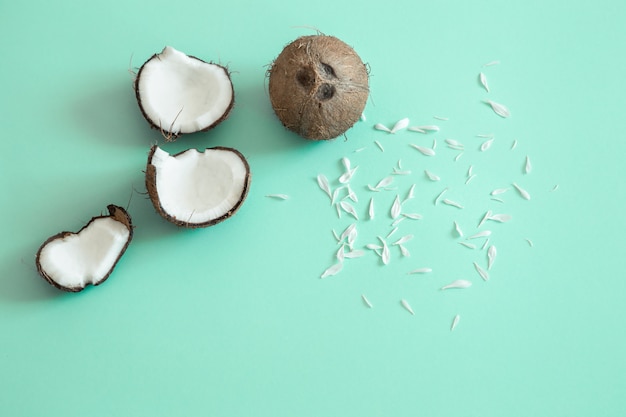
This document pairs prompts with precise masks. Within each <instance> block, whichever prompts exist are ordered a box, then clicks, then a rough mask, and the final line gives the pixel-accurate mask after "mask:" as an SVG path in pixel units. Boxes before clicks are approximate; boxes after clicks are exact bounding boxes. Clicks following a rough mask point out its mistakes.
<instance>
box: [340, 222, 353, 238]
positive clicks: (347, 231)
mask: <svg viewBox="0 0 626 417" xmlns="http://www.w3.org/2000/svg"><path fill="white" fill-rule="evenodd" d="M355 230H356V223H352V224H351V225H349V226H348V227H346V229H345V230H344V231H343V233H341V236H339V239H338V241H340V242H341V241H343V240H344V239H346V238H347V237H348V236H350V235H351V234H353V233H354V232H355Z"/></svg>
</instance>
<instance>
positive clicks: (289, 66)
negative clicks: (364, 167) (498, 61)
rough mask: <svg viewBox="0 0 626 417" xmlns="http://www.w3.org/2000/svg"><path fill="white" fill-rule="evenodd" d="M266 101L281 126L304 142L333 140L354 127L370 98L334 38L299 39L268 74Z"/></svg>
mask: <svg viewBox="0 0 626 417" xmlns="http://www.w3.org/2000/svg"><path fill="white" fill-rule="evenodd" d="M268 72H269V95H270V101H271V103H272V107H273V108H274V112H275V113H276V115H277V116H278V118H279V119H280V121H281V122H282V123H283V125H284V126H285V127H286V128H287V129H289V130H292V131H294V132H296V133H298V134H299V135H300V136H303V137H304V138H307V139H313V140H323V139H332V138H336V137H337V136H339V135H342V134H343V133H345V132H346V131H347V130H348V129H349V128H351V127H352V126H353V125H354V123H356V122H357V121H358V120H359V118H360V117H361V114H362V113H363V109H364V108H365V103H366V101H367V97H368V93H369V85H368V71H367V68H366V66H365V65H364V64H363V62H362V61H361V58H359V56H358V55H357V53H356V52H355V51H354V49H352V48H351V47H350V46H348V45H347V44H345V43H344V42H343V41H341V40H339V39H337V38H336V37H333V36H327V35H312V36H303V37H300V38H298V39H296V40H295V41H293V42H292V43H290V44H289V45H287V46H286V47H285V48H284V49H283V51H282V52H281V53H280V55H279V56H278V58H276V60H275V61H274V63H273V64H272V66H271V68H270V69H269V71H268Z"/></svg>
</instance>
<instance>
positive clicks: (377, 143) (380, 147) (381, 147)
mask: <svg viewBox="0 0 626 417" xmlns="http://www.w3.org/2000/svg"><path fill="white" fill-rule="evenodd" d="M374 143H375V144H376V146H378V149H380V150H381V151H382V152H385V148H383V145H381V144H380V142H379V141H377V140H375V141H374Z"/></svg>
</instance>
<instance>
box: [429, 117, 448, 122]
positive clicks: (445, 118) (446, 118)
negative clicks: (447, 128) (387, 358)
mask: <svg viewBox="0 0 626 417" xmlns="http://www.w3.org/2000/svg"><path fill="white" fill-rule="evenodd" d="M433 119H437V120H442V121H444V122H446V121H448V120H450V118H448V117H444V116H433Z"/></svg>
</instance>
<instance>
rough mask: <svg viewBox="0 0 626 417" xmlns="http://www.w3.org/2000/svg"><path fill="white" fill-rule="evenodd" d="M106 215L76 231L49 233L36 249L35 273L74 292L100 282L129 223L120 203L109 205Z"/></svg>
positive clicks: (124, 242) (123, 243) (122, 245)
mask: <svg viewBox="0 0 626 417" xmlns="http://www.w3.org/2000/svg"><path fill="white" fill-rule="evenodd" d="M107 208H108V210H109V215H108V216H98V217H94V218H92V219H91V220H90V221H89V223H87V225H85V226H84V227H83V228H82V229H81V230H80V231H79V232H77V233H73V232H61V233H58V234H56V235H54V236H51V237H50V238H48V240H46V241H45V242H44V243H43V245H41V247H40V248H39V250H38V251H37V256H36V261H35V262H36V265H37V271H38V272H39V274H40V275H41V276H42V277H43V278H44V279H45V280H46V281H48V282H49V283H50V284H52V285H54V286H55V287H57V288H59V289H61V290H64V291H69V292H78V291H81V290H83V289H85V287H86V286H87V285H90V284H91V285H99V284H101V283H103V282H104V281H105V280H106V279H107V278H108V277H109V275H111V272H112V271H113V268H114V267H115V265H116V264H117V262H118V261H119V259H120V258H121V257H122V255H123V254H124V252H125V251H126V248H127V247H128V245H129V243H130V241H131V239H132V236H133V226H132V223H131V219H130V216H129V215H128V213H127V212H126V210H124V209H123V208H121V207H118V206H115V205H109V206H108V207H107Z"/></svg>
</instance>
